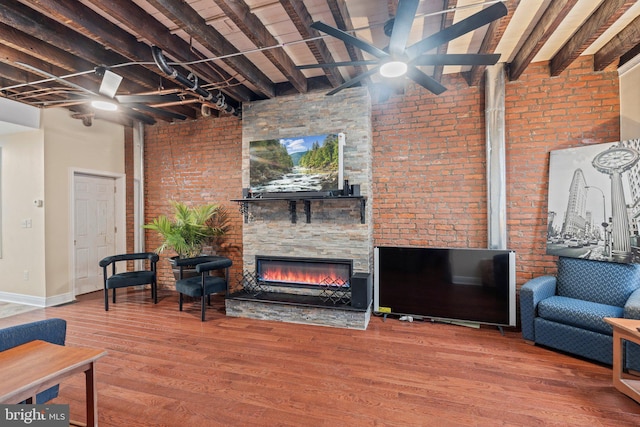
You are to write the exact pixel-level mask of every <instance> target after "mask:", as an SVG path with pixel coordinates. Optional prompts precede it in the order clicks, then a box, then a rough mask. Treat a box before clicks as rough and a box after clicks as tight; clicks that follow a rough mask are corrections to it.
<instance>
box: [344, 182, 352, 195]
mask: <svg viewBox="0 0 640 427" xmlns="http://www.w3.org/2000/svg"><path fill="white" fill-rule="evenodd" d="M349 194H351V193H350V192H349V180H348V179H345V180H344V185H343V186H342V195H343V196H348V195H349Z"/></svg>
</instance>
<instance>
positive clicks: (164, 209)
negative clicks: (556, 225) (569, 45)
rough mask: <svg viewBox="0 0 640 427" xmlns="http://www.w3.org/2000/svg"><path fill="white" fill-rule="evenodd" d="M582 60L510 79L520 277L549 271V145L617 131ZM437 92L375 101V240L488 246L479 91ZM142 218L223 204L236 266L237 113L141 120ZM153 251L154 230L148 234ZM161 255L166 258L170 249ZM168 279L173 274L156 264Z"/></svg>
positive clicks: (511, 224) (510, 210) (612, 109)
mask: <svg viewBox="0 0 640 427" xmlns="http://www.w3.org/2000/svg"><path fill="white" fill-rule="evenodd" d="M592 70H593V68H592V62H591V60H590V59H589V58H580V59H579V60H578V61H576V62H575V64H574V65H573V66H572V67H571V68H569V69H568V70H566V71H565V72H564V73H562V75H560V76H558V77H549V72H548V68H547V66H546V65H545V64H534V65H532V66H530V67H529V68H528V70H527V72H525V73H524V74H523V75H522V76H521V77H520V78H519V79H518V80H517V81H513V82H508V83H507V87H506V101H505V109H506V144H507V147H506V148H507V159H506V166H507V171H506V172H507V219H508V247H509V248H510V249H513V250H515V251H516V253H517V260H516V264H517V281H518V285H522V283H524V281H526V280H527V279H529V278H532V277H534V276H537V275H541V274H546V273H553V272H554V271H555V267H554V266H555V261H556V257H553V256H547V255H545V241H546V240H545V236H546V234H545V231H546V221H547V201H546V196H547V184H548V182H547V181H548V173H549V171H548V161H549V160H548V159H549V151H551V150H557V149H562V148H569V147H576V146H580V145H583V144H591V143H599V142H611V141H617V140H618V139H619V134H620V129H619V115H620V111H619V93H618V76H617V73H616V72H615V71H614V70H611V71H604V72H598V73H594V72H593V71H592ZM443 83H444V85H445V86H446V87H447V88H448V90H447V91H446V92H444V93H443V94H442V95H440V96H434V95H431V94H429V93H428V92H426V91H425V90H422V89H420V90H417V89H416V87H415V86H412V85H408V87H407V90H406V93H405V94H404V95H398V96H393V97H391V98H390V99H389V100H388V101H386V102H375V101H374V105H373V112H372V114H373V116H372V123H373V147H374V153H373V156H374V157H373V181H374V183H373V193H374V200H373V209H374V212H373V224H374V244H375V245H379V246H384V245H398V246H401V245H412V246H413V245H415V246H434V247H470V248H483V247H486V246H487V196H486V183H485V167H486V162H485V144H484V139H485V136H484V134H485V126H484V91H483V88H482V87H468V85H467V84H466V82H465V81H464V80H463V79H462V78H461V77H460V76H457V75H453V76H451V75H447V76H445V77H444V80H443ZM145 132H146V135H145V140H146V142H145V164H146V171H145V182H146V190H145V191H146V192H145V210H146V214H145V215H146V220H147V221H149V220H150V219H151V218H153V217H155V216H157V215H158V214H161V213H169V212H170V209H169V204H168V200H170V199H176V200H187V201H192V202H194V203H199V202H208V201H211V202H220V203H223V204H224V205H225V206H227V207H228V208H229V210H230V212H231V214H232V217H233V221H234V222H233V227H232V228H233V229H232V232H231V235H230V239H229V241H230V243H231V244H232V245H233V246H234V247H233V250H232V251H231V253H230V256H231V257H232V258H233V260H234V269H235V271H234V272H235V273H237V272H239V271H241V268H242V267H241V256H240V253H241V251H242V237H241V236H242V233H241V230H242V229H241V227H242V217H241V215H240V214H239V213H238V210H237V207H236V205H235V204H234V203H231V202H229V200H230V199H233V198H238V197H240V193H241V187H242V183H241V152H242V147H241V141H242V124H241V121H239V120H238V119H237V118H233V117H223V118H208V119H201V120H198V121H195V122H188V123H177V124H166V123H159V124H156V125H154V126H150V127H146V129H145ZM146 239H147V243H146V244H147V248H149V249H153V248H155V247H157V245H158V239H157V237H156V236H154V235H153V234H152V233H149V232H147V234H146ZM168 256H169V255H168V254H165V255H164V256H163V257H165V258H166V257H168ZM161 266H162V268H161V270H160V274H161V275H160V277H161V279H160V280H161V283H173V279H172V278H170V271H169V269H168V263H166V262H161Z"/></svg>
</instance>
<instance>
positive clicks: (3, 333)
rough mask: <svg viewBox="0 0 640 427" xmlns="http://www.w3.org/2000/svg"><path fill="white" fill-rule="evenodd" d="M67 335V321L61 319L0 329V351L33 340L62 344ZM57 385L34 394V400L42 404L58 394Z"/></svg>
mask: <svg viewBox="0 0 640 427" xmlns="http://www.w3.org/2000/svg"><path fill="white" fill-rule="evenodd" d="M66 335H67V322H66V321H65V320H63V319H55V318H54V319H45V320H39V321H36V322H31V323H25V324H22V325H16V326H10V327H8V328H4V329H0V351H5V350H8V349H10V348H13V347H17V346H19V345H22V344H26V343H28V342H31V341H35V340H42V341H47V342H50V343H53V344H58V345H64V341H65V338H66ZM58 389H59V388H58V386H57V385H55V386H53V387H51V388H48V389H46V390H44V391H41V392H40V393H38V394H37V396H36V402H34V403H38V404H42V403H45V402H48V401H49V400H51V399H53V398H54V397H57V396H58Z"/></svg>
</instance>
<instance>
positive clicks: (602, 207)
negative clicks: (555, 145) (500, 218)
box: [546, 139, 640, 263]
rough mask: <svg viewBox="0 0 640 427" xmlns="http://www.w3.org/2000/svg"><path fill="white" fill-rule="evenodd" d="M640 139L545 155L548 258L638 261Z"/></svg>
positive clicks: (570, 149) (639, 252)
mask: <svg viewBox="0 0 640 427" xmlns="http://www.w3.org/2000/svg"><path fill="white" fill-rule="evenodd" d="M639 150H640V140H637V139H634V140H627V141H621V142H613V143H606V144H598V145H591V146H586V147H578V148H569V149H565V150H556V151H552V152H551V153H550V157H549V194H548V201H549V206H548V214H547V215H548V222H547V243H546V245H547V254H550V255H559V256H567V257H574V258H584V259H593V260H599V261H608V262H620V263H629V262H634V263H637V262H640V248H639V246H640V239H639V236H638V230H639V224H640V165H639V160H640V152H639Z"/></svg>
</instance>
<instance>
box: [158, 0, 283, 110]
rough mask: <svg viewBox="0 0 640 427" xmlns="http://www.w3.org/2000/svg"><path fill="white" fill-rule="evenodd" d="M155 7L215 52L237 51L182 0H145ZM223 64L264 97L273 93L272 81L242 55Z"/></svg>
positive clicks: (228, 59) (218, 53) (217, 53)
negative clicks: (253, 86)
mask: <svg viewBox="0 0 640 427" xmlns="http://www.w3.org/2000/svg"><path fill="white" fill-rule="evenodd" d="M147 1H148V2H149V3H150V4H152V5H153V6H154V7H155V8H156V9H158V10H159V11H160V12H162V13H163V14H164V15H165V16H166V17H167V18H169V19H171V21H173V23H174V24H175V25H177V26H178V27H179V28H180V29H182V30H184V31H186V32H187V33H188V34H189V35H190V36H191V37H193V39H195V40H197V41H198V42H200V43H201V44H202V45H203V46H204V47H205V48H207V49H208V50H210V51H211V52H213V54H214V55H218V56H222V55H230V54H236V53H240V51H239V50H238V49H236V48H235V46H233V45H232V44H231V43H230V42H228V41H227V39H225V38H224V37H223V36H222V34H220V33H219V32H218V31H217V30H216V29H215V28H213V27H212V26H210V25H208V24H207V23H206V21H205V19H204V18H203V17H202V16H200V15H199V14H198V12H196V11H195V10H193V9H192V8H191V7H190V6H188V5H185V4H184V2H183V1H182V0H147ZM222 61H223V62H224V63H225V64H227V65H228V66H229V67H231V68H232V69H233V70H235V71H236V72H237V73H238V74H240V75H241V76H243V77H244V78H245V79H247V80H248V81H249V82H251V83H252V84H253V85H255V86H256V88H257V89H258V90H259V91H260V92H261V93H262V94H263V95H265V96H266V97H268V98H273V97H274V96H275V87H274V84H273V82H272V81H271V80H269V78H268V77H267V76H266V75H265V74H264V73H263V72H262V71H260V69H258V67H256V66H255V64H254V63H253V62H251V61H249V60H248V59H247V58H246V57H245V56H244V55H238V56H233V57H230V58H225V59H223V60H222Z"/></svg>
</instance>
